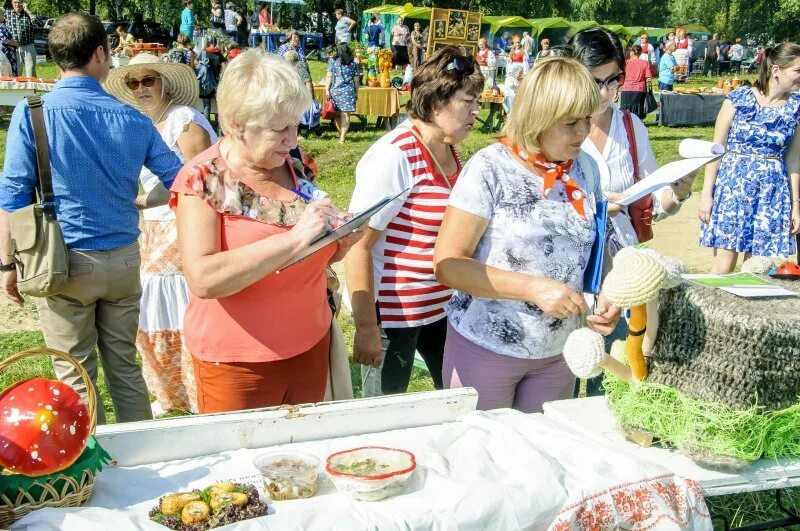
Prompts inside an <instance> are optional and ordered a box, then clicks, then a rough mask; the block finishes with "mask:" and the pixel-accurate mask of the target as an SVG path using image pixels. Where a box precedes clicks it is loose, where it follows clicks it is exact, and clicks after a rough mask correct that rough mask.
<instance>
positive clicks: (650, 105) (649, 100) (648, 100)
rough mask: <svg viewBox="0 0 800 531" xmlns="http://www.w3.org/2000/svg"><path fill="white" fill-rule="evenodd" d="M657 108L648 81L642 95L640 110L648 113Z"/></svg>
mask: <svg viewBox="0 0 800 531" xmlns="http://www.w3.org/2000/svg"><path fill="white" fill-rule="evenodd" d="M656 109H658V103H656V97H655V95H653V87H652V86H651V85H650V83H648V84H647V93H646V94H645V97H644V105H643V108H642V112H643V113H644V114H650V113H651V112H653V111H655V110H656Z"/></svg>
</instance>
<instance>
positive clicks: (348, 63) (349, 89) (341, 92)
mask: <svg viewBox="0 0 800 531" xmlns="http://www.w3.org/2000/svg"><path fill="white" fill-rule="evenodd" d="M359 75H360V74H359V70H358V64H357V63H356V62H355V60H354V59H353V52H352V51H351V50H350V46H348V45H347V43H346V42H342V43H339V45H338V46H337V47H336V56H335V57H333V58H331V59H328V76H327V78H326V79H325V93H326V94H327V96H328V97H329V98H331V99H332V100H333V106H334V107H335V108H336V117H335V118H334V119H333V123H334V124H336V129H338V130H339V142H342V143H344V137H345V135H347V130H348V129H350V113H351V112H353V111H355V110H356V100H357V99H358V85H359Z"/></svg>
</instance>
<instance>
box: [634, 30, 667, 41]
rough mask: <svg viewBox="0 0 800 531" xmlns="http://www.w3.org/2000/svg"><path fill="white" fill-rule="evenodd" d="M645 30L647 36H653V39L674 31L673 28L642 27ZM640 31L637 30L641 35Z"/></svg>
mask: <svg viewBox="0 0 800 531" xmlns="http://www.w3.org/2000/svg"><path fill="white" fill-rule="evenodd" d="M642 30H644V31H645V32H647V35H648V37H653V38H654V39H655V40H658V39H661V38H663V37H666V36H667V35H668V34H669V32H670V31H675V29H674V28H642ZM641 34H642V32H641V31H640V32H639V35H641Z"/></svg>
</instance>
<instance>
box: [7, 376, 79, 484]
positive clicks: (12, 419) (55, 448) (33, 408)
mask: <svg viewBox="0 0 800 531" xmlns="http://www.w3.org/2000/svg"><path fill="white" fill-rule="evenodd" d="M90 432H91V419H90V418H89V408H87V407H86V405H85V404H84V403H83V402H82V401H81V397H80V395H78V393H77V392H76V391H75V390H74V389H73V388H72V387H70V386H69V385H67V384H65V383H62V382H59V381H57V380H48V379H46V378H32V379H30V380H24V381H22V382H18V383H16V384H14V385H12V386H10V387H8V388H6V389H5V390H4V391H3V392H2V393H0V466H2V467H4V468H7V469H8V470H10V471H12V472H16V473H19V474H23V475H25V476H44V475H47V474H52V473H54V472H58V471H59V470H64V469H65V468H67V467H68V466H70V465H71V464H72V463H74V462H75V461H76V460H77V459H78V457H80V455H81V453H82V452H83V449H84V448H86V441H87V440H88V439H89V435H90Z"/></svg>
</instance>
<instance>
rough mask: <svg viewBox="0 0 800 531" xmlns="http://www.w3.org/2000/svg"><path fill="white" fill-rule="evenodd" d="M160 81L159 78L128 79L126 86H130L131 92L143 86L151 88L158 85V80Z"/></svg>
mask: <svg viewBox="0 0 800 531" xmlns="http://www.w3.org/2000/svg"><path fill="white" fill-rule="evenodd" d="M157 79H160V78H159V77H158V76H147V77H143V78H142V79H127V80H125V85H127V86H128V88H129V89H131V90H136V89H138V88H139V85H140V84H141V85H142V86H143V87H147V88H151V87H152V86H153V85H155V84H156V80H157Z"/></svg>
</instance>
